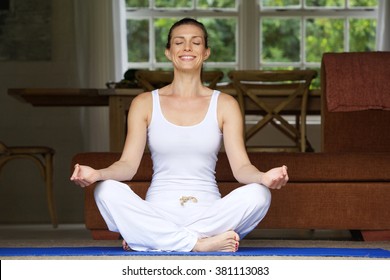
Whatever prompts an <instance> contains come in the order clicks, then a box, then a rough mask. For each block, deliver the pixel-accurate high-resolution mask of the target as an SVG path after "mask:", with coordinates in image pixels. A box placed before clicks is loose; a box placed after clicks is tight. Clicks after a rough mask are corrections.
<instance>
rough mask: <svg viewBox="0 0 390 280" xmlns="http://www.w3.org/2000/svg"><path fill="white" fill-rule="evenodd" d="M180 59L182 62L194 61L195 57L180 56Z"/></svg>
mask: <svg viewBox="0 0 390 280" xmlns="http://www.w3.org/2000/svg"><path fill="white" fill-rule="evenodd" d="M180 59H182V60H194V59H195V56H192V55H182V56H180Z"/></svg>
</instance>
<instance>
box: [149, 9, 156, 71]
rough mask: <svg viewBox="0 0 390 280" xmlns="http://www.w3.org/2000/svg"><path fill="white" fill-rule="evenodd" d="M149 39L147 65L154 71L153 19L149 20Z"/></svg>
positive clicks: (154, 36) (154, 40) (154, 38)
mask: <svg viewBox="0 0 390 280" xmlns="http://www.w3.org/2000/svg"><path fill="white" fill-rule="evenodd" d="M153 2H154V1H153ZM149 39H150V41H149V65H150V66H151V68H152V69H155V64H156V62H157V61H156V51H155V42H156V33H155V32H154V17H150V18H149Z"/></svg>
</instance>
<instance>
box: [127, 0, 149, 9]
mask: <svg viewBox="0 0 390 280" xmlns="http://www.w3.org/2000/svg"><path fill="white" fill-rule="evenodd" d="M126 7H127V8H147V7H149V0H126Z"/></svg>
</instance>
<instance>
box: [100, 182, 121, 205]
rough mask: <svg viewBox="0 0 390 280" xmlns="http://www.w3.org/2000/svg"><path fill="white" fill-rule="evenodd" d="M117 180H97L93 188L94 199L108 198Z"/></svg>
mask: <svg viewBox="0 0 390 280" xmlns="http://www.w3.org/2000/svg"><path fill="white" fill-rule="evenodd" d="M117 183H119V182H117V181H114V180H105V181H101V182H98V183H97V184H96V188H95V190H94V196H95V200H96V201H104V200H107V199H110V197H111V196H112V195H113V193H115V185H117Z"/></svg>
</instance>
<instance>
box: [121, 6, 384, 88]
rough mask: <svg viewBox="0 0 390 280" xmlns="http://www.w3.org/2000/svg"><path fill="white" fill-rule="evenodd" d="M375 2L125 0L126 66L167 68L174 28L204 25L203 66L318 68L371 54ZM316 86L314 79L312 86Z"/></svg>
mask: <svg viewBox="0 0 390 280" xmlns="http://www.w3.org/2000/svg"><path fill="white" fill-rule="evenodd" d="M377 2H378V1H377V0H175V1H171V0H126V17H127V43H128V53H127V57H128V67H129V68H135V69H138V68H150V69H156V68H162V69H164V68H170V67H171V65H170V63H169V62H168V61H167V59H166V58H165V56H164V48H165V43H166V36H167V33H168V29H169V27H170V26H171V24H172V23H173V22H174V21H176V20H177V19H180V18H182V17H185V16H191V17H194V18H197V19H198V20H200V21H202V22H203V23H204V24H205V26H206V28H207V29H208V32H209V37H210V39H209V44H210V47H211V51H212V55H211V57H210V59H209V60H208V61H207V62H206V64H205V68H212V69H216V68H218V69H222V70H224V72H225V73H226V72H227V71H229V70H231V69H291V68H302V69H305V68H310V69H316V70H319V67H320V63H321V57H322V53H324V52H342V51H346V52H349V51H351V52H352V51H374V50H375V40H376V38H375V34H376V20H377V5H378V3H377ZM314 86H316V87H318V86H319V79H317V80H316V81H315V82H314Z"/></svg>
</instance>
